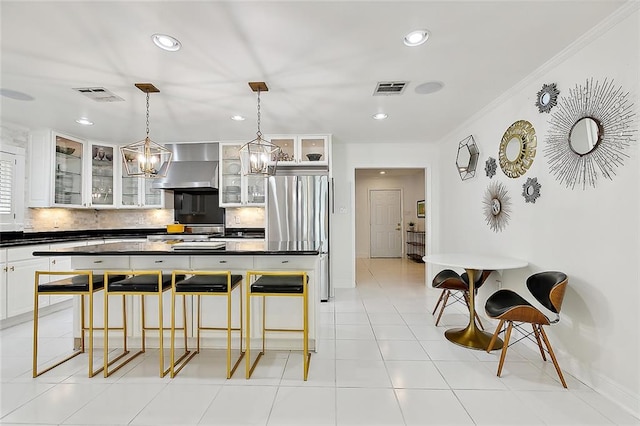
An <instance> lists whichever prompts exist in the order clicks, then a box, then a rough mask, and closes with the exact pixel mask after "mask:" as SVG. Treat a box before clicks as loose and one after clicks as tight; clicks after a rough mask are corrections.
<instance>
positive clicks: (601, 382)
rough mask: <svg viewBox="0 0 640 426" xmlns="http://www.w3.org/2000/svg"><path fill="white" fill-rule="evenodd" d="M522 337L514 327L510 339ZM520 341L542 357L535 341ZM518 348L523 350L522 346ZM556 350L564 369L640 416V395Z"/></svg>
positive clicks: (527, 348)
mask: <svg viewBox="0 0 640 426" xmlns="http://www.w3.org/2000/svg"><path fill="white" fill-rule="evenodd" d="M482 321H483V322H484V321H485V318H484V317H482ZM489 322H491V321H489V320H488V319H487V323H489ZM485 325H486V323H485ZM496 325H497V324H493V328H495V326H496ZM520 337H522V334H521V333H520V332H519V331H517V330H515V328H514V331H513V334H512V336H511V339H510V340H511V341H516V340H517V339H519V338H520ZM520 343H523V345H524V346H525V348H526V350H530V351H531V354H532V357H540V352H539V349H538V347H537V346H536V345H535V343H534V342H532V341H530V340H528V339H523V340H521V341H520ZM518 350H522V347H520V348H519V349H518ZM554 352H555V353H556V357H557V358H558V360H559V361H558V362H559V363H560V366H561V367H562V371H564V372H566V373H569V374H571V375H572V376H573V377H575V378H576V379H578V380H579V381H581V382H582V383H584V384H585V385H586V386H588V387H590V388H591V389H593V390H594V391H596V392H598V393H599V394H600V395H602V396H604V397H605V398H607V399H608V400H610V401H611V402H613V403H614V404H615V405H617V406H619V407H620V408H622V409H624V410H625V411H627V412H628V413H629V414H631V415H632V416H634V417H637V418H640V402H639V401H640V395H638V394H634V393H633V392H632V391H631V390H629V389H626V388H624V387H622V386H620V385H619V384H618V383H616V382H614V381H612V380H611V379H610V378H608V377H607V376H605V375H603V374H601V373H598V372H597V371H593V370H589V371H588V372H587V373H585V371H584V369H583V368H580V365H579V363H577V362H576V361H575V359H574V358H573V357H571V356H569V355H568V354H567V353H566V352H564V351H562V350H559V349H557V348H554Z"/></svg>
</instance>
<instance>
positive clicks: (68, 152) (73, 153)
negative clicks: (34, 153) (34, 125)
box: [53, 135, 85, 207]
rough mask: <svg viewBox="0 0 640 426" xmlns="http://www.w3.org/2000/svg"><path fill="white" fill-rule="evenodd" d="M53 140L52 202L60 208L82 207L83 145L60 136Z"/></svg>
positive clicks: (83, 203)
mask: <svg viewBox="0 0 640 426" xmlns="http://www.w3.org/2000/svg"><path fill="white" fill-rule="evenodd" d="M55 138H56V139H55V141H56V142H55V184H54V188H53V202H54V204H55V205H60V206H78V207H83V206H84V205H85V202H84V199H83V196H82V194H83V190H84V187H83V184H84V169H83V164H84V163H83V162H84V156H85V152H84V148H85V143H84V142H80V141H75V140H72V139H69V138H66V137H64V136H61V135H56V136H55Z"/></svg>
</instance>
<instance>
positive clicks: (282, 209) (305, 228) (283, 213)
mask: <svg viewBox="0 0 640 426" xmlns="http://www.w3.org/2000/svg"><path fill="white" fill-rule="evenodd" d="M329 193H330V191H329V178H328V176H297V175H296V176H270V177H269V180H268V185H267V203H266V229H265V233H266V237H267V241H302V242H309V243H315V244H318V245H319V247H320V252H321V265H322V266H321V274H322V275H321V276H320V277H311V278H310V279H313V280H317V281H316V283H319V285H320V300H321V301H323V302H325V301H327V300H329V297H330V294H331V292H330V283H329V276H330V274H329V201H330V200H329Z"/></svg>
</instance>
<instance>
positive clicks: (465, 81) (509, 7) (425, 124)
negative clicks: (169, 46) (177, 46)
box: [0, 0, 624, 143]
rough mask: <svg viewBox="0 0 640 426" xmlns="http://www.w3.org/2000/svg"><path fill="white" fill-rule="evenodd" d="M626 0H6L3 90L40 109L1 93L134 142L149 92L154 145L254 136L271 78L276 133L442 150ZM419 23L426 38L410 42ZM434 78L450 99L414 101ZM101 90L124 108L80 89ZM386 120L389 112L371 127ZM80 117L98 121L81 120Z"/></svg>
mask: <svg viewBox="0 0 640 426" xmlns="http://www.w3.org/2000/svg"><path fill="white" fill-rule="evenodd" d="M623 3H624V1H622V0H620V1H617V0H581V1H571V0H561V1H558V0H553V1H551V0H550V1H545V0H535V1H534V0H531V1H504V0H503V1H481V0H476V1H456V0H453V1H452V0H450V1H411V2H400V1H389V2H380V1H367V2H365V1H335V2H330V1H289V2H271V1H260V2H245V1H233V2H232V1H228V2H222V1H216V2H213V1H192V2H187V1H162V2H154V1H144V2H129V1H106V2H99V1H84V2H67V1H61V2H55V1H46V2H26V1H5V0H3V1H2V3H1V4H0V7H1V10H0V12H1V14H0V15H1V25H2V26H1V28H2V41H1V43H2V44H1V49H2V50H1V61H2V62H1V80H0V83H1V87H2V89H4V90H7V89H8V90H15V91H19V92H23V93H25V94H28V95H30V96H31V97H33V98H34V100H32V101H20V100H15V99H11V98H7V97H0V100H1V107H2V109H1V118H2V121H3V122H10V123H15V124H19V125H24V126H26V127H29V128H38V127H50V128H53V129H56V130H59V131H63V132H66V133H68V134H71V135H74V136H79V137H86V138H91V139H94V140H100V141H105V142H116V143H129V142H133V141H136V140H140V139H142V138H143V137H144V134H145V117H144V116H145V94H144V93H142V92H141V91H139V90H138V89H137V88H135V87H134V83H139V82H142V83H153V84H155V85H156V87H158V88H159V89H160V93H157V94H152V95H151V100H150V110H151V111H150V116H151V117H150V118H151V119H150V127H151V137H152V139H153V140H154V141H156V142H160V143H162V142H168V141H200V140H220V139H226V140H231V139H237V140H250V139H253V137H254V136H255V131H256V97H255V93H253V92H252V91H251V90H250V88H249V87H248V85H247V83H248V82H249V81H265V82H266V83H267V85H268V86H269V89H270V90H269V92H268V93H263V94H262V96H261V100H262V126H261V127H262V131H263V133H266V134H269V133H332V134H333V135H334V141H336V142H339V141H366V142H389V141H393V140H403V141H424V142H436V141H438V140H439V139H440V138H442V137H443V136H444V135H446V134H447V133H449V132H451V131H452V130H454V129H455V128H456V127H457V126H458V125H460V124H461V123H462V122H464V121H465V120H466V119H468V118H469V117H470V116H472V115H473V114H474V113H475V112H477V111H479V110H480V109H482V108H483V107H484V106H486V105H487V104H489V103H490V102H491V101H492V100H494V99H495V98H497V97H498V96H499V95H501V94H502V93H504V92H505V91H506V90H508V89H509V88H510V87H511V86H513V85H514V84H516V83H518V82H519V81H521V80H522V79H523V78H524V77H526V76H527V75H528V74H530V73H531V72H532V71H533V70H534V69H536V68H538V67H539V66H541V65H542V64H544V63H545V62H546V61H548V60H549V59H551V58H552V57H553V56H554V55H556V54H557V53H558V52H560V51H562V50H563V49H565V48H566V47H567V46H568V45H570V44H571V43H572V42H573V41H574V40H576V39H577V38H579V37H580V36H581V35H582V34H584V33H585V32H587V31H588V30H590V29H591V28H592V27H593V26H595V25H596V24H597V23H598V22H601V21H602V20H604V19H605V18H606V17H607V16H608V15H610V14H611V13H613V12H614V11H615V10H616V9H617V8H619V7H620V6H621V5H622V4H623ZM420 28H427V29H429V30H430V31H431V38H430V39H429V41H428V42H427V43H426V44H424V45H422V46H419V47H414V48H409V47H406V46H404V44H403V43H402V38H403V36H404V35H405V34H406V33H408V32H409V31H411V30H414V29H420ZM154 33H166V34H170V35H173V36H175V37H176V38H178V39H179V40H180V41H181V42H182V44H183V47H182V49H181V50H180V51H178V52H166V51H162V50H160V49H158V48H157V47H156V46H155V45H154V44H153V43H152V42H151V35H152V34H154ZM389 80H404V81H409V85H408V86H407V89H406V90H405V93H404V94H402V95H400V96H394V97H392V96H372V94H373V90H374V88H375V85H376V83H377V82H378V81H389ZM428 81H440V82H443V83H444V89H443V90H441V91H439V92H437V93H434V94H429V95H424V94H417V93H415V91H414V90H415V88H416V86H418V85H419V84H421V83H424V82H428ZM543 83H548V82H545V81H540V85H541V86H542V84H543ZM94 86H99V87H104V88H106V89H108V90H110V91H112V92H114V93H115V94H116V95H118V96H120V97H121V98H123V99H124V102H111V103H97V102H95V101H93V100H90V99H87V98H85V97H83V96H82V95H80V94H78V93H77V92H75V91H73V90H72V88H77V87H94ZM533 108H535V106H533V105H532V111H533ZM379 111H383V112H385V113H387V114H388V115H389V118H388V119H387V120H384V121H374V120H373V119H372V118H371V116H372V114H374V113H376V112H379ZM233 114H242V115H244V116H246V117H247V120H245V121H244V122H234V121H232V120H230V116H231V115H233ZM80 116H85V117H88V118H89V119H90V120H92V121H94V122H95V125H94V126H91V127H83V126H80V125H79V124H77V123H75V119H77V118H79V117H80Z"/></svg>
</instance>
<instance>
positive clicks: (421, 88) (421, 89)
mask: <svg viewBox="0 0 640 426" xmlns="http://www.w3.org/2000/svg"><path fill="white" fill-rule="evenodd" d="M443 87H444V83H443V82H441V81H428V82H426V83H422V84H420V85H418V86H416V88H415V91H416V93H418V94H420V95H428V94H429V93H435V92H437V91H438V90H442V88H443Z"/></svg>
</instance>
